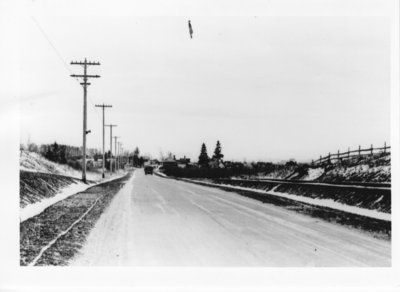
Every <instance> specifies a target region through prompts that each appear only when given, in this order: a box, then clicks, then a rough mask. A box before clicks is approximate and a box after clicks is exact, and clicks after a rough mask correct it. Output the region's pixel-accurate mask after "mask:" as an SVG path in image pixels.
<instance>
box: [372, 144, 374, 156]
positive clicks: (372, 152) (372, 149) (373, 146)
mask: <svg viewBox="0 0 400 292" xmlns="http://www.w3.org/2000/svg"><path fill="white" fill-rule="evenodd" d="M373 152H374V146H372V144H371V155H372V154H373Z"/></svg>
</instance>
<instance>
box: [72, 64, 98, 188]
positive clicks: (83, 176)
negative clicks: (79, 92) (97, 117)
mask: <svg viewBox="0 0 400 292" xmlns="http://www.w3.org/2000/svg"><path fill="white" fill-rule="evenodd" d="M71 65H82V66H83V75H76V74H72V75H71V77H74V78H78V77H79V78H83V82H81V83H80V84H81V85H82V86H83V147H82V150H83V151H82V152H83V155H82V181H83V182H85V183H86V135H87V134H88V131H87V129H86V128H87V87H88V86H89V85H90V83H89V82H88V78H99V77H100V76H99V75H88V74H87V66H94V65H100V63H99V62H90V61H89V62H88V61H87V60H86V58H85V61H84V62H81V61H79V62H77V61H74V62H71Z"/></svg>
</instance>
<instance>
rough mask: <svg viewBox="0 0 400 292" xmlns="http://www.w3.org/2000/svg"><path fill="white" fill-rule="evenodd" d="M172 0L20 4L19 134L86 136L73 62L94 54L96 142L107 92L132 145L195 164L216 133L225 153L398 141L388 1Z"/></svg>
mask: <svg viewBox="0 0 400 292" xmlns="http://www.w3.org/2000/svg"><path fill="white" fill-rule="evenodd" d="M171 2H172V3H173V5H171V6H169V7H165V4H162V2H155V3H156V4H157V5H155V6H153V7H150V6H144V5H138V3H140V2H138V1H131V2H126V1H116V2H115V3H116V4H115V5H112V6H111V5H110V2H107V1H96V3H99V4H98V5H95V4H94V2H93V1H82V2H81V3H83V5H81V6H78V4H77V2H76V1H72V2H70V3H72V4H71V5H67V4H66V3H67V1H57V3H56V2H55V1H42V0H34V1H26V2H23V4H22V6H23V9H22V11H23V12H22V13H21V17H20V22H19V36H20V37H19V48H20V50H19V58H18V59H19V69H18V72H19V91H20V92H19V108H20V140H21V142H22V143H26V142H27V141H31V142H35V143H37V144H42V143H52V142H54V141H57V142H58V143H62V144H69V145H75V146H80V145H81V144H82V118H83V116H82V110H83V89H82V87H81V85H79V84H78V82H77V81H76V80H75V79H73V78H71V77H69V75H70V74H82V68H81V67H80V66H71V65H69V63H70V61H74V60H83V59H84V58H87V59H88V60H90V61H99V62H100V63H101V66H92V67H89V69H88V72H89V74H99V75H101V78H98V79H92V80H91V81H90V82H91V85H90V86H89V87H88V129H90V130H91V133H90V134H89V135H88V142H87V143H88V147H90V148H101V145H102V144H101V143H102V116H101V114H102V113H101V110H100V109H99V108H95V107H94V105H95V104H101V103H103V102H104V103H106V104H111V105H112V106H113V107H112V108H109V109H106V112H105V113H106V116H105V120H106V124H109V123H112V124H117V125H118V127H117V128H114V133H113V135H117V136H120V137H121V138H120V139H121V141H122V143H123V145H124V149H127V150H133V149H134V147H136V146H138V147H139V149H140V150H141V153H142V154H149V155H151V156H153V157H155V158H158V157H159V155H160V153H163V154H164V155H165V154H166V153H167V152H172V153H173V154H175V155H176V156H177V157H181V156H184V155H185V156H186V157H190V158H191V159H192V160H194V161H196V160H197V157H198V155H199V153H200V148H201V144H202V143H203V142H204V143H206V146H207V149H208V153H209V155H212V152H213V150H214V148H215V144H216V141H217V140H219V141H220V142H221V145H222V152H223V154H224V155H225V159H227V160H246V161H253V160H263V161H280V160H288V159H292V158H294V159H296V160H299V161H307V160H311V159H316V158H318V157H319V156H320V155H326V154H327V153H328V152H336V151H337V150H342V151H346V150H347V148H348V147H351V148H356V147H358V145H361V146H365V147H368V146H370V145H371V144H373V145H374V146H380V145H383V143H384V142H387V143H388V144H390V21H389V18H388V17H387V15H388V11H389V8H388V7H386V6H382V2H381V1H362V2H360V1H325V3H326V6H325V7H320V6H318V5H316V2H315V1H311V0H310V1H301V4H302V5H299V4H298V2H296V1H265V2H258V1H250V2H249V3H251V4H249V6H246V7H241V6H240V4H239V2H237V1H232V2H225V3H226V5H229V3H232V4H230V6H229V7H230V8H229V9H223V8H224V7H221V6H222V5H220V4H219V5H218V6H216V5H217V4H214V6H213V4H212V3H211V2H209V1H205V3H207V4H205V5H204V6H202V7H197V8H198V10H196V13H194V10H195V9H194V8H193V7H187V6H188V5H189V6H190V4H187V3H193V2H191V1H190V2H183V1H171ZM222 2H223V1H222ZM222 2H221V3H222ZM320 2H321V1H320ZM349 2H352V3H353V4H354V5H352V6H350V5H349V4H348V3H349ZM153 3H154V2H153ZM185 3H186V4H185ZM94 5H95V6H94ZM227 7H228V6H227ZM108 8H109V9H108ZM327 9H328V10H329V11H330V12H328V10H327ZM189 19H190V20H191V23H192V26H193V30H194V34H193V39H191V38H190V36H189V30H188V24H187V21H188V20H189ZM109 135H110V134H109V129H108V128H107V129H106V150H108V148H109V143H110V142H109Z"/></svg>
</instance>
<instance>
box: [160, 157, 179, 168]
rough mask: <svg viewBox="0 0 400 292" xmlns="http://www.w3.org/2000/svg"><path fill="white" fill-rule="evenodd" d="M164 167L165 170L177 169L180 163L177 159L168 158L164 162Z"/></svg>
mask: <svg viewBox="0 0 400 292" xmlns="http://www.w3.org/2000/svg"><path fill="white" fill-rule="evenodd" d="M162 166H163V168H165V169H166V168H170V167H177V166H178V163H177V161H176V160H175V159H173V158H166V159H164V160H163V161H162Z"/></svg>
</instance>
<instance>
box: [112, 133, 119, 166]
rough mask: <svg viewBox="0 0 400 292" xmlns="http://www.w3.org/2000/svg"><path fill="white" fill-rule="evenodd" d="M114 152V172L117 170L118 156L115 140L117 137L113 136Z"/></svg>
mask: <svg viewBox="0 0 400 292" xmlns="http://www.w3.org/2000/svg"><path fill="white" fill-rule="evenodd" d="M113 138H114V150H115V171H117V168H118V154H117V139H118V138H119V137H117V136H114V137H113Z"/></svg>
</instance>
